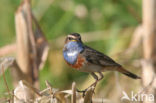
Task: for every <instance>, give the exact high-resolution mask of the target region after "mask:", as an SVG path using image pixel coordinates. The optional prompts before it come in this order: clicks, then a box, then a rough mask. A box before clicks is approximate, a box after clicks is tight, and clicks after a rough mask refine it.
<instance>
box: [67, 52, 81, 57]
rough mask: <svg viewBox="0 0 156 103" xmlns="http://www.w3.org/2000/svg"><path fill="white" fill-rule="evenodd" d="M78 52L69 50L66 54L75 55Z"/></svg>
mask: <svg viewBox="0 0 156 103" xmlns="http://www.w3.org/2000/svg"><path fill="white" fill-rule="evenodd" d="M77 53H78V52H77V51H73V52H69V53H67V55H68V56H75V55H76V54H77Z"/></svg>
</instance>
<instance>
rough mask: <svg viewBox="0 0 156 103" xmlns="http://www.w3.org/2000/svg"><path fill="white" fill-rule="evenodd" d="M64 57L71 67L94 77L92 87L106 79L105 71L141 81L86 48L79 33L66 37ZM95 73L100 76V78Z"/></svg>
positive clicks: (91, 49)
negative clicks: (115, 72) (116, 72)
mask: <svg viewBox="0 0 156 103" xmlns="http://www.w3.org/2000/svg"><path fill="white" fill-rule="evenodd" d="M63 56H64V59H65V61H66V63H67V64H68V65H69V66H71V67H72V68H75V69H76V70H79V71H82V72H88V73H90V74H91V75H92V76H93V78H94V79H95V82H94V83H93V84H92V85H90V86H95V85H96V84H97V82H98V81H100V80H101V79H102V78H103V77H104V76H103V74H102V72H104V71H118V72H120V73H122V74H124V75H126V76H128V77H130V78H133V79H141V78H140V77H139V76H137V75H135V74H133V73H131V72H129V71H127V70H126V69H124V68H123V67H122V66H121V65H120V64H118V63H116V62H115V61H114V60H113V59H111V58H110V57H108V56H106V55H105V54H103V53H101V52H99V51H97V50H95V49H93V48H91V47H88V46H86V45H85V44H84V43H83V42H82V40H81V36H80V34H78V33H72V34H69V35H68V36H67V37H66V39H65V45H64V48H63ZM95 73H97V74H99V77H98V76H97V74H95Z"/></svg>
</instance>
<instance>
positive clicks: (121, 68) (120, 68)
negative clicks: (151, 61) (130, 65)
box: [117, 66, 141, 79]
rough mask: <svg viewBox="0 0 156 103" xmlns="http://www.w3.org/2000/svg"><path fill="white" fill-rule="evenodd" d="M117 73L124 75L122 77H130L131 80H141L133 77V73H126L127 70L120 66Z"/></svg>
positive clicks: (135, 76)
mask: <svg viewBox="0 0 156 103" xmlns="http://www.w3.org/2000/svg"><path fill="white" fill-rule="evenodd" d="M117 71H119V72H121V73H122V74H124V75H126V76H128V77H131V78H133V79H141V77H139V76H137V75H135V74H133V73H131V72H129V71H127V70H126V69H124V68H123V67H122V66H120V67H119V68H118V69H117Z"/></svg>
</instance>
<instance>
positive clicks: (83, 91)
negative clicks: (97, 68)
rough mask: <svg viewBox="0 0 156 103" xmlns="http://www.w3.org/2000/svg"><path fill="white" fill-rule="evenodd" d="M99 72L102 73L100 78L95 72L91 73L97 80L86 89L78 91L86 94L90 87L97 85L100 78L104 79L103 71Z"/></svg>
mask: <svg viewBox="0 0 156 103" xmlns="http://www.w3.org/2000/svg"><path fill="white" fill-rule="evenodd" d="M98 73H99V75H100V78H98V76H97V75H96V74H95V73H93V72H92V73H91V75H92V76H93V78H94V79H95V82H94V83H92V84H91V85H90V86H89V87H88V88H86V89H85V90H82V91H80V90H78V89H77V91H78V92H82V93H83V96H84V95H85V92H86V91H87V90H88V89H89V88H90V87H92V86H94V87H95V86H96V84H97V83H98V81H100V80H102V79H103V77H104V76H103V74H102V72H98Z"/></svg>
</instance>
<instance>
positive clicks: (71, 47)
mask: <svg viewBox="0 0 156 103" xmlns="http://www.w3.org/2000/svg"><path fill="white" fill-rule="evenodd" d="M64 48H65V49H64V50H63V56H64V59H65V60H66V61H67V62H68V63H69V64H75V62H76V60H77V57H78V54H79V53H80V52H81V51H83V49H84V48H83V44H82V43H81V42H75V41H71V42H68V43H67V44H65V46H64Z"/></svg>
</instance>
